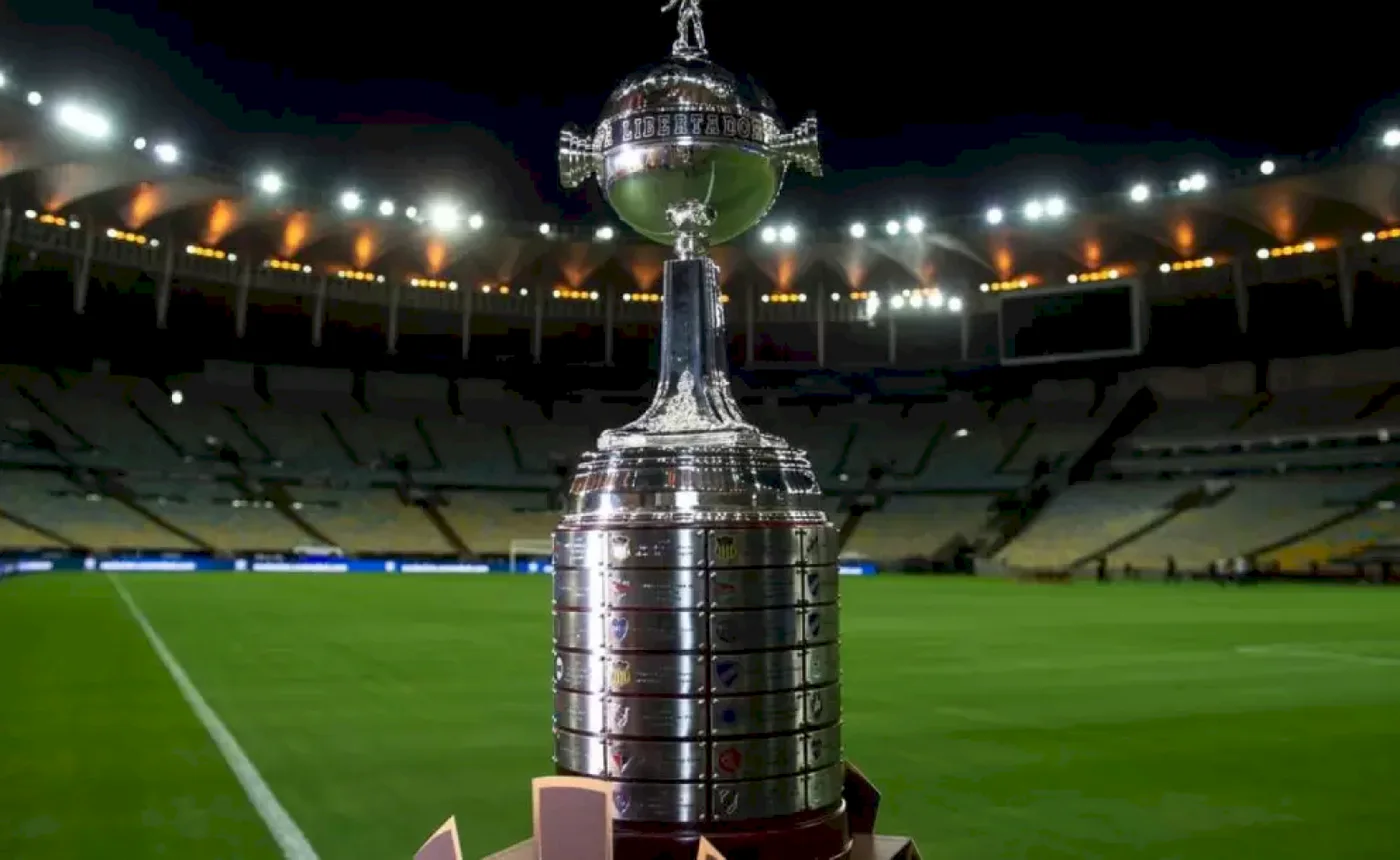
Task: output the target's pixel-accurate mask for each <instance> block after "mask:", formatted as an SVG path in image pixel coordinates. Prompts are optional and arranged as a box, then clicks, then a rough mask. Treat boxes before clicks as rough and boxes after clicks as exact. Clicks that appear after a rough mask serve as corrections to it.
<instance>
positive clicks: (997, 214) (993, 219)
mask: <svg viewBox="0 0 1400 860" xmlns="http://www.w3.org/2000/svg"><path fill="white" fill-rule="evenodd" d="M1005 220H1006V213H1005V212H1003V211H1001V207H1000V206H993V207H992V208H990V209H988V210H987V223H988V224H993V225H995V224H1000V223H1001V222H1002V221H1005Z"/></svg>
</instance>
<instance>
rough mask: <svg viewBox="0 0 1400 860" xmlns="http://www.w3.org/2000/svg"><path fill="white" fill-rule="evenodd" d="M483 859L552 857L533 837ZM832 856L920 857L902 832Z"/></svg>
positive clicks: (731, 858) (779, 852) (862, 839)
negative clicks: (542, 852)
mask: <svg viewBox="0 0 1400 860" xmlns="http://www.w3.org/2000/svg"><path fill="white" fill-rule="evenodd" d="M775 850H776V853H774V854H770V855H754V854H748V853H744V854H738V853H735V854H733V855H728V854H725V855H722V858H723V860H758V858H760V857H762V858H764V860H767V857H774V858H779V857H781V858H788V857H791V856H792V855H791V854H789V853H787V852H786V851H784V850H783V849H782V847H781V846H777V847H776V848H775ZM697 855H698V850H696V851H691V852H690V853H689V854H686V855H684V856H685V858H686V860H696V858H697ZM666 856H668V855H664V854H662V855H651V856H648V857H647V860H658V858H660V857H666ZM678 856H679V855H678ZM711 856H713V855H711ZM483 860H552V858H548V857H543V858H542V857H541V856H540V853H539V846H538V845H536V844H535V840H533V839H526V840H525V841H524V842H521V843H520V844H518V845H512V846H511V847H509V848H507V849H506V850H504V851H498V852H497V853H495V854H492V855H490V856H489V857H486V858H483ZM618 860H622V857H621V856H619V857H618ZM833 860H920V857H919V849H918V848H917V847H915V845H914V840H912V839H908V838H906V837H903V836H855V837H852V838H851V848H850V850H849V851H846V852H845V853H843V854H840V855H838V856H837V857H835V858H833Z"/></svg>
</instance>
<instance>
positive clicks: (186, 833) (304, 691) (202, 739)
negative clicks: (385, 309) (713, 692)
mask: <svg viewBox="0 0 1400 860" xmlns="http://www.w3.org/2000/svg"><path fill="white" fill-rule="evenodd" d="M119 581H120V583H121V584H122V586H123V587H124V588H125V589H126V591H127V592H128V593H129V594H130V596H131V598H132V600H133V601H134V603H135V605H136V606H137V607H139V610H140V612H141V613H142V614H143V615H144V616H145V617H146V618H147V619H148V620H149V623H150V625H151V627H152V628H153V629H154V630H155V631H156V632H157V633H158V635H159V637H160V638H161V639H162V640H163V641H164V643H165V645H166V646H167V647H168V650H169V652H170V655H171V656H172V657H173V658H174V659H175V660H176V661H177V662H178V663H179V664H180V665H181V666H182V667H183V669H184V672H185V673H186V674H187V676H188V678H189V681H190V682H191V683H192V684H193V685H194V687H197V689H198V693H199V694H200V695H201V696H202V698H203V700H204V701H205V702H207V705H208V707H209V708H210V709H211V710H212V711H213V712H214V713H216V714H217V718H218V719H220V720H221V721H222V723H223V724H224V725H226V726H227V728H228V730H229V731H230V732H231V734H232V735H233V737H234V738H235V739H236V743H237V745H238V746H240V747H241V748H242V750H243V751H245V752H246V754H247V757H248V759H249V760H250V761H251V763H252V765H253V766H254V767H255V769H256V772H257V773H258V774H259V775H260V776H261V778H262V779H263V780H265V781H266V784H267V786H268V787H269V788H270V790H271V793H272V794H273V795H275V798H276V801H277V802H278V803H280V805H281V807H283V808H284V809H285V810H286V813H287V815H288V816H289V817H290V820H291V821H292V822H293V825H292V826H293V828H294V829H298V830H300V831H301V832H302V833H304V835H305V837H306V839H307V840H308V841H309V843H310V845H311V846H313V847H314V851H315V856H319V857H320V858H322V860H339V858H374V860H407V858H409V857H411V855H412V853H413V851H414V850H415V849H416V848H417V847H418V845H419V844H420V843H421V842H422V840H423V839H425V838H426V837H427V836H428V835H429V834H430V833H432V831H433V830H434V829H435V828H436V827H437V825H439V824H440V823H441V822H442V821H443V820H444V819H445V818H447V816H448V815H453V814H455V815H456V816H457V819H458V822H459V824H460V825H461V827H462V830H463V846H462V847H463V849H464V850H465V852H466V854H467V857H468V858H469V860H470V858H475V857H480V856H481V855H483V854H486V853H489V852H491V851H493V850H496V849H500V848H503V847H505V846H506V845H508V844H510V843H512V842H514V841H516V840H519V839H521V838H524V837H525V836H527V835H528V832H529V826H530V824H529V822H530V808H529V803H530V799H529V781H530V778H531V777H533V776H537V775H541V774H545V773H547V772H549V770H550V763H549V756H550V749H551V741H550V713H551V706H550V692H549V690H550V677H551V665H552V664H551V659H550V651H549V649H550V645H549V643H550V631H551V622H550V612H549V603H550V582H549V579H548V577H529V576H519V577H505V576H481V577H469V576H462V577H455V576H441V577H428V576H425V577H412V576H392V577H391V576H375V575H362V576H308V575H272V576H264V575H251V574H233V575H217V574H214V575H200V574H173V575H158V574H149V575H147V574H122V575H119ZM842 587H843V604H844V615H843V624H844V633H843V648H844V651H843V659H844V683H845V695H844V696H843V699H844V702H845V744H846V749H847V754H848V756H849V757H850V758H851V759H852V760H853V761H854V762H856V763H857V764H859V765H860V766H861V767H862V768H863V769H864V770H865V771H866V772H867V773H868V774H869V775H870V777H871V778H872V779H873V780H874V781H875V782H876V784H877V785H878V786H879V787H880V788H881V790H882V791H883V792H884V802H883V808H882V816H881V823H882V830H886V831H889V832H898V833H907V834H910V835H913V836H915V837H917V839H918V840H919V842H920V847H921V849H922V851H923V854H924V856H925V857H927V858H942V860H972V858H988V860H990V858H1032V860H1049V858H1054V860H1060V858H1064V860H1069V858H1074V860H1082V858H1097V860H1116V858H1155V860H1167V858H1181V860H1213V858H1220V860H1226V858H1229V860H1236V858H1238V857H1241V856H1258V857H1269V858H1271V860H1278V858H1309V860H1312V858H1318V857H1325V858H1329V860H1342V858H1363V857H1365V858H1380V857H1387V858H1389V857H1394V856H1395V845H1396V844H1397V842H1400V814H1397V812H1396V810H1397V802H1396V798H1395V786H1396V783H1395V780H1396V776H1397V774H1400V589H1383V588H1368V587H1340V586H1339V587H1327V586H1315V587H1308V586H1269V587H1258V588H1242V589H1235V588H1230V589H1225V588H1218V587H1215V586H1208V585H1181V586H1167V585H1161V584H1139V585H1127V584H1117V585H1112V586H1107V587H1099V586H1094V585H1089V584H1077V585H1073V586H1069V587H1063V586H1048V585H1021V584H1015V583H1005V582H980V581H944V580H928V579H914V578H904V577H874V578H855V577H852V578H848V579H844V580H843V581H842ZM282 856H284V850H283V849H282V848H281V847H279V844H278V843H277V842H276V841H274V839H273V837H272V835H270V832H269V829H268V827H267V826H266V825H265V824H264V822H263V820H262V818H261V817H260V816H259V814H258V810H257V809H256V808H255V806H254V805H253V803H251V802H250V801H249V799H248V797H247V795H246V794H245V792H244V790H243V788H242V787H241V786H240V783H239V781H238V779H237V778H236V777H235V774H234V771H233V770H232V769H231V768H230V765H229V763H228V762H227V761H226V759H225V757H224V755H223V754H221V752H220V748H219V747H218V746H216V745H215V742H214V741H213V740H211V737H210V734H209V732H208V731H207V730H206V729H205V727H204V725H203V724H202V723H201V721H200V719H199V717H197V716H196V713H195V711H194V710H193V709H192V708H191V705H190V704H189V703H188V702H187V701H186V699H185V698H184V697H183V696H182V693H181V691H180V689H179V688H178V687H177V685H176V683H175V682H174V681H173V680H172V676H171V674H170V672H169V671H167V668H166V666H165V665H164V664H163V663H162V661H161V658H160V657H159V656H158V655H157V653H156V651H154V650H153V649H152V646H151V644H150V643H149V642H148V640H147V638H146V635H145V634H144V633H143V630H142V628H141V627H140V626H139V625H138V623H137V622H136V621H135V620H133V616H132V614H131V613H130V612H129V611H128V609H127V606H126V605H125V603H124V602H123V599H122V596H121V594H120V593H119V591H118V588H117V586H116V585H115V584H114V582H113V581H112V580H111V579H110V578H109V577H107V576H105V575H100V574H83V575H38V576H30V577H22V578H19V579H15V580H12V581H7V582H4V583H0V857H3V858H6V860H57V858H64V860H73V858H98V857H101V858H107V860H137V858H140V860H147V858H156V857H197V858H201V860H206V858H207V860H214V858H235V857H236V858H251V860H276V858H280V857H282Z"/></svg>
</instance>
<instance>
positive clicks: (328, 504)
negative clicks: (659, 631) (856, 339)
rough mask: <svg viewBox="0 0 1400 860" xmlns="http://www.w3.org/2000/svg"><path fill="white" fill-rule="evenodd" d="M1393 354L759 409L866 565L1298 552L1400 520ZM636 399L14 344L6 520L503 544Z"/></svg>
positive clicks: (259, 546) (254, 545)
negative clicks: (544, 394) (801, 457)
mask: <svg viewBox="0 0 1400 860" xmlns="http://www.w3.org/2000/svg"><path fill="white" fill-rule="evenodd" d="M1396 361H1397V357H1396V356H1395V355H1393V354H1388V353H1387V354H1381V355H1379V356H1377V355H1374V354H1373V355H1363V356H1362V357H1360V358H1356V357H1346V356H1343V357H1323V358H1314V359H1301V360H1290V361H1289V362H1287V363H1284V362H1279V363H1278V366H1277V369H1276V370H1273V371H1271V372H1270V376H1269V380H1270V384H1271V385H1272V386H1273V388H1274V389H1276V390H1274V391H1271V392H1269V393H1267V394H1264V395H1257V394H1251V393H1250V390H1251V388H1252V387H1253V385H1254V382H1255V378H1256V368H1255V367H1254V366H1253V365H1249V364H1226V365H1216V366H1210V367H1204V368H1153V369H1147V370H1133V371H1127V372H1124V373H1122V374H1119V375H1118V376H1117V377H1116V378H1113V379H1111V380H1109V381H1107V382H1104V381H1102V380H1100V381H1090V380H1058V379H1047V380H1041V381H1039V382H1037V383H1035V384H1034V385H1032V386H1031V387H1030V388H1029V389H1028V390H1027V391H1026V392H1025V393H1023V394H1019V395H1009V396H1007V397H1006V398H1005V399H1003V400H999V401H998V400H996V399H995V397H994V396H993V397H986V396H984V395H982V394H979V395H978V396H977V397H976V398H974V397H973V396H972V395H971V393H970V392H958V391H952V392H949V393H948V395H947V396H946V397H945V398H941V399H937V400H934V401H931V402H925V401H915V402H905V403H898V402H879V401H870V400H867V399H865V398H860V397H855V398H850V399H847V400H844V401H832V400H825V401H822V402H819V403H814V402H807V401H802V400H800V399H797V400H792V399H779V398H777V397H772V396H767V397H764V396H762V395H757V396H753V397H752V399H753V400H754V401H756V402H752V403H751V404H750V405H748V406H746V410H747V412H748V414H749V415H750V416H751V417H752V419H753V420H754V421H755V422H756V423H758V424H759V425H760V426H763V427H765V428H766V429H770V430H772V431H774V432H777V433H779V434H781V435H783V436H785V437H786V438H788V439H790V440H791V441H793V442H794V443H795V444H798V445H799V446H802V447H805V448H806V449H807V450H808V451H809V452H810V453H811V455H812V458H813V461H814V463H815V465H816V468H817V470H818V474H819V476H820V478H821V480H822V482H823V486H824V487H825V489H826V492H827V500H826V507H827V509H828V512H829V513H830V515H831V516H832V519H833V522H835V523H837V524H838V525H840V526H841V527H842V531H843V534H844V535H845V540H846V542H845V544H844V555H845V557H847V558H850V559H868V560H871V561H876V562H879V563H880V564H883V565H886V566H889V565H895V566H904V567H921V566H922V567H926V566H928V565H930V564H932V565H933V566H934V567H938V566H940V565H942V566H949V565H952V564H953V560H954V559H955V558H957V557H959V556H960V555H961V554H963V553H964V552H966V551H969V550H973V551H978V552H980V553H981V554H982V555H983V556H991V557H994V559H995V562H996V564H997V566H999V567H1001V568H1006V569H1009V570H1073V571H1078V572H1080V573H1084V574H1087V573H1089V572H1091V571H1092V569H1093V567H1094V565H1095V563H1096V562H1097V560H1098V559H1100V558H1104V559H1106V560H1107V561H1108V562H1109V563H1110V565H1111V566H1112V568H1113V569H1115V570H1117V569H1120V568H1121V567H1122V565H1124V564H1131V565H1133V566H1134V567H1136V568H1138V569H1141V570H1149V571H1154V570H1161V569H1162V568H1163V566H1164V564H1165V560H1166V559H1167V557H1169V556H1170V557H1173V558H1174V559H1175V560H1176V562H1177V564H1179V565H1180V566H1181V567H1182V569H1184V570H1189V569H1202V568H1204V566H1205V565H1207V564H1209V563H1210V562H1212V561H1216V560H1219V559H1223V558H1233V557H1236V556H1239V555H1243V554H1256V553H1257V555H1258V558H1259V561H1260V563H1266V564H1267V563H1272V562H1275V561H1277V562H1278V563H1279V564H1280V565H1282V566H1283V567H1285V568H1287V569H1307V568H1308V567H1309V566H1311V565H1312V564H1314V563H1317V564H1324V565H1326V564H1330V563H1337V562H1338V561H1339V560H1344V559H1345V557H1347V556H1348V555H1350V554H1354V553H1357V552H1360V551H1363V550H1366V549H1368V548H1372V547H1375V546H1377V545H1382V544H1385V543H1386V542H1387V541H1392V542H1393V541H1394V540H1396V539H1397V538H1398V537H1400V533H1397V523H1398V522H1400V519H1398V518H1397V517H1396V516H1395V514H1394V507H1395V501H1396V499H1397V496H1400V493H1397V490H1396V487H1397V486H1398V485H1400V472H1398V471H1397V466H1400V458H1397V457H1396V456H1395V453H1394V450H1393V447H1392V446H1393V444H1394V443H1393V442H1392V441H1391V440H1392V439H1393V438H1396V439H1400V426H1396V425H1397V424H1400V422H1397V421H1396V420H1395V418H1394V417H1393V416H1394V415H1395V412H1396V404H1397V401H1400V398H1396V397H1394V394H1395V392H1394V390H1393V388H1392V384H1391V383H1389V382H1386V381H1385V377H1386V376H1387V375H1388V373H1389V371H1387V370H1384V368H1386V367H1394V366H1400V364H1396V363H1395V362H1396ZM175 392H179V394H178V396H175ZM1139 392H1148V394H1147V395H1139V396H1147V397H1148V399H1147V401H1145V402H1146V403H1148V404H1149V407H1150V408H1148V409H1147V411H1145V412H1144V411H1142V409H1143V407H1142V404H1141V403H1136V401H1133V403H1130V401H1132V399H1133V395H1134V394H1135V393H1139ZM1134 404H1135V405H1134ZM1135 409H1136V410H1138V411H1137V412H1135V411H1134V410H1135ZM639 412H640V406H639V405H638V404H637V403H636V402H635V398H632V402H626V403H622V402H617V403H613V402H607V401H604V400H603V399H601V398H599V397H598V396H596V395H587V396H584V397H581V398H577V399H567V400H560V401H557V402H553V403H549V404H547V405H540V404H539V403H536V402H533V401H531V400H529V399H527V398H526V397H525V396H523V395H521V394H519V393H516V392H513V391H511V390H509V389H508V388H507V387H506V386H505V385H504V384H502V383H501V382H499V381H492V380H480V379H473V380H458V381H455V382H451V383H449V382H448V381H447V380H445V379H443V378H442V377H436V376H428V375H424V376H414V375H410V374H389V373H360V374H356V373H353V372H351V371H344V370H328V369H322V368H298V367H267V368H260V367H256V366H253V365H239V364H236V363H228V362H209V363H208V364H207V366H206V368H205V370H204V372H203V373H199V374H185V375H182V376H180V377H173V378H170V379H165V380H149V379H141V378H138V377H134V376H123V375H120V374H115V373H112V372H111V371H110V369H109V367H108V366H107V365H105V364H103V363H98V364H96V365H94V367H93V369H92V371H91V372H87V373H75V372H69V371H64V372H60V373H49V372H43V371H40V370H39V369H37V368H33V367H16V366H6V367H4V368H2V369H0V419H3V425H0V466H3V468H4V471H3V472H0V476H2V477H0V541H3V544H2V545H3V546H4V547H6V548H9V549H17V548H26V549H43V548H54V547H64V546H73V547H82V548H85V549H91V550H96V551H109V550H112V551H114V550H123V551H147V552H152V551H190V550H194V551H211V552H218V553H275V552H285V551H287V550H288V549H289V548H291V547H295V546H298V545H306V544H312V545H323V544H324V545H330V546H336V547H339V548H340V549H341V550H343V551H345V552H347V553H352V554H355V553H358V554H365V555H374V554H376V553H378V554H386V553H387V554H393V555H401V556H431V557H461V556H481V555H485V556H503V555H505V554H507V553H509V552H510V551H511V549H512V546H513V545H517V544H522V543H533V544H535V545H538V544H540V543H541V542H542V541H544V540H547V538H548V536H549V533H550V530H551V528H552V527H553V525H554V523H555V521H556V519H557V516H558V505H559V500H560V498H561V494H562V491H563V490H564V489H565V488H566V486H567V479H568V477H569V475H570V473H571V469H572V466H573V463H574V462H575V461H576V460H577V458H578V456H579V455H580V453H581V452H583V451H585V450H587V449H589V448H590V447H592V445H593V443H594V441H595V440H596V438H597V434H598V433H599V432H601V431H602V430H603V429H605V428H607V427H610V426H618V425H620V424H623V423H626V421H628V420H630V419H631V418H633V417H635V416H636V415H637V414H639ZM1130 413H1132V414H1131V415H1130ZM1139 413H1140V414H1139ZM1124 416H1129V417H1128V419H1125V418H1124ZM1358 416H1360V417H1358ZM1125 428H1126V429H1125ZM1391 428H1393V429H1394V433H1395V435H1394V436H1393V437H1392V436H1391V435H1390V432H1391ZM1115 434H1119V435H1115Z"/></svg>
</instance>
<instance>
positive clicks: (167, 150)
mask: <svg viewBox="0 0 1400 860" xmlns="http://www.w3.org/2000/svg"><path fill="white" fill-rule="evenodd" d="M151 154H152V155H154V156H155V157H156V161H159V162H160V163H161V164H174V163H175V162H177V161H179V160H180V150H179V149H178V148H177V147H176V146H175V144H173V143H167V142H161V143H157V144H156V145H155V146H153V147H151Z"/></svg>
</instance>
